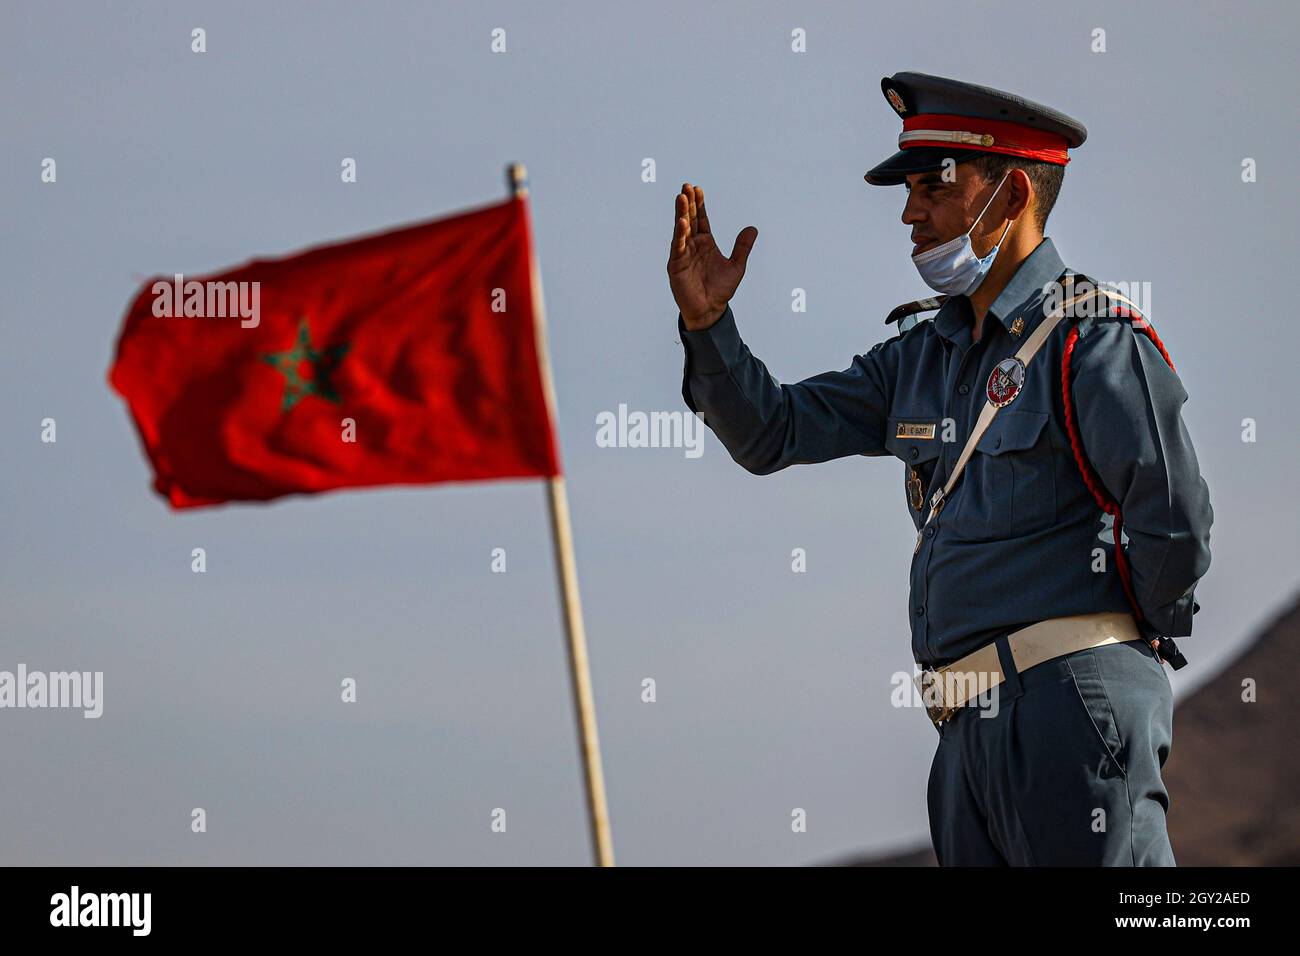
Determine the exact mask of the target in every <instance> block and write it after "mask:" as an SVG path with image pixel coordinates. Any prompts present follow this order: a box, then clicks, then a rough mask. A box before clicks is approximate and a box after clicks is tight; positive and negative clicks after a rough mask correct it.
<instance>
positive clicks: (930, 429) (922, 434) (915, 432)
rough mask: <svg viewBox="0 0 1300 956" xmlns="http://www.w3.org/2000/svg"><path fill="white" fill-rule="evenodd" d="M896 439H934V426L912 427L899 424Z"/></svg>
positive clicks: (902, 423)
mask: <svg viewBox="0 0 1300 956" xmlns="http://www.w3.org/2000/svg"><path fill="white" fill-rule="evenodd" d="M894 437H895V438H933V437H934V426H933V425H911V424H906V423H904V422H899V423H898V433H897V434H896V435H895V436H894Z"/></svg>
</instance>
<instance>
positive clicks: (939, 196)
mask: <svg viewBox="0 0 1300 956" xmlns="http://www.w3.org/2000/svg"><path fill="white" fill-rule="evenodd" d="M947 175H948V178H949V179H951V180H952V181H951V182H947V181H945V179H944V173H943V171H942V170H941V171H939V172H934V173H913V174H912V175H910V176H908V177H907V183H906V189H907V204H906V205H905V206H904V207H903V224H904V225H908V226H911V227H912V255H914V256H915V255H917V254H919V253H922V252H925V251H926V250H928V249H933V248H934V247H935V246H937V245H940V244H942V243H945V242H947V241H948V240H949V239H952V238H954V237H956V236H960V235H961V234H962V233H964V232H966V230H968V229H970V227H971V223H973V222H974V221H975V217H976V216H978V215H979V214H980V210H981V209H983V208H984V204H985V203H986V202H988V201H989V197H990V196H992V195H993V191H994V190H995V189H996V188H997V185H998V184H997V181H996V180H995V181H994V182H989V181H988V180H986V179H985V178H984V177H983V175H981V174H980V173H979V172H977V171H976V170H975V168H974V167H973V166H972V165H971V164H970V163H958V164H957V165H956V166H953V167H952V168H951V169H950V170H949V171H948V174H947ZM1013 175H1014V173H1013ZM999 178H1000V177H999ZM1010 189H1011V182H1010V177H1008V181H1007V182H1005V183H1003V184H1002V191H1001V192H1000V193H998V196H997V199H995V200H994V202H993V204H992V205H991V206H989V208H988V211H987V212H986V213H984V218H983V219H981V220H980V222H979V225H978V226H976V227H975V231H974V232H972V233H971V243H972V245H973V246H974V249H975V254H976V255H987V254H988V252H989V250H991V249H992V248H993V244H994V243H995V242H996V241H997V237H998V236H999V235H1000V234H1001V232H1002V228H1003V226H1004V224H1005V223H1006V218H1007V217H1006V215H1005V212H1006V209H1007V206H1008V195H1009V192H1010Z"/></svg>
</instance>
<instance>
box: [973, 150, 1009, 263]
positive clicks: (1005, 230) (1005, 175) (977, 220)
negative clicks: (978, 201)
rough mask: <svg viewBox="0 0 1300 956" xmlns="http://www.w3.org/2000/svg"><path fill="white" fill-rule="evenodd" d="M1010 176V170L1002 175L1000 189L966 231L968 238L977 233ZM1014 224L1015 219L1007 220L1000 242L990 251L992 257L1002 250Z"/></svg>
mask: <svg viewBox="0 0 1300 956" xmlns="http://www.w3.org/2000/svg"><path fill="white" fill-rule="evenodd" d="M1010 175H1011V170H1009V169H1008V170H1007V171H1006V172H1005V173H1003V174H1002V179H1001V180H999V181H998V188H997V189H995V190H993V195H992V196H990V197H989V201H988V202H986V203H985V204H984V208H983V209H981V210H980V214H979V215H978V216H976V217H975V221H974V222H972V223H971V224H970V228H969V229H967V230H966V235H967V236H969V235H970V234H971V233H972V232H974V231H975V227H976V226H978V225H979V221H980V220H981V219H983V218H984V214H985V213H986V212H988V211H989V206H991V205H993V200H995V199H997V198H998V192H999V191H1000V190H1001V189H1002V184H1003V183H1005V182H1006V181H1007V177H1008V176H1010ZM1013 222H1015V220H1014V219H1008V220H1007V224H1006V227H1005V228H1004V229H1003V230H1002V235H1000V236H998V241H997V242H995V243H994V244H993V248H992V249H990V250H989V254H990V255H992V254H993V253H994V252H997V251H998V250H999V249H1001V248H1002V240H1003V239H1005V238H1006V237H1007V232H1008V231H1010V229H1011V224H1012V223H1013Z"/></svg>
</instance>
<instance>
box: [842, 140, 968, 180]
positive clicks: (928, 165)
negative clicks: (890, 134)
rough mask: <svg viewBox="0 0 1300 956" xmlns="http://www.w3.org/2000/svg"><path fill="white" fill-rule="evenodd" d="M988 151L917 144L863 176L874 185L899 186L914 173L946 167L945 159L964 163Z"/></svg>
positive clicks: (930, 171) (932, 171)
mask: <svg viewBox="0 0 1300 956" xmlns="http://www.w3.org/2000/svg"><path fill="white" fill-rule="evenodd" d="M987 152H988V151H987V150H982V149H960V148H958V147H942V146H915V147H913V148H912V149H900V150H899V151H898V152H896V153H895V154H894V155H893V156H890V157H889V158H888V159H887V160H885V161H884V162H883V163H881V164H879V165H878V166H875V167H874V168H872V169H871V170H870V171H869V172H868V173H867V174H866V175H865V176H863V177H862V178H863V179H865V180H866V181H867V182H869V183H870V184H871V185H873V186H899V185H902V183H903V182H905V181H906V179H907V177H908V176H911V175H912V174H914V173H935V172H938V171H939V170H941V169H943V168H944V160H948V159H951V160H955V161H956V162H958V163H963V162H965V161H966V160H968V159H974V158H975V157H976V156H982V155H985V154H986V153H987Z"/></svg>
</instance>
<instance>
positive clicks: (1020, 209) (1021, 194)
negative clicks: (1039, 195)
mask: <svg viewBox="0 0 1300 956" xmlns="http://www.w3.org/2000/svg"><path fill="white" fill-rule="evenodd" d="M1007 187H1008V192H1007V218H1008V219H1016V220H1019V219H1020V218H1021V217H1022V216H1024V215H1025V213H1026V212H1028V211H1029V207H1030V206H1032V205H1033V204H1034V184H1033V183H1032V182H1030V181H1029V174H1028V173H1026V172H1025V171H1024V170H1023V169H1021V168H1020V167H1019V166H1017V167H1016V168H1015V169H1013V170H1011V175H1010V176H1008V177H1007Z"/></svg>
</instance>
